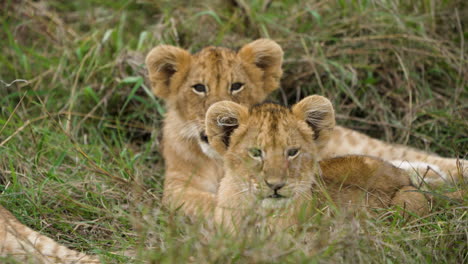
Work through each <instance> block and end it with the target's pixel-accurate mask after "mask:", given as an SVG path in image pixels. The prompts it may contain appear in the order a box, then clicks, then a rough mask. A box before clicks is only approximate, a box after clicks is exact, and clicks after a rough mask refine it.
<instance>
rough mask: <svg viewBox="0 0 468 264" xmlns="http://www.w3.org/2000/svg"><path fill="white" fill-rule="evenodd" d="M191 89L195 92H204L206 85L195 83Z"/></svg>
mask: <svg viewBox="0 0 468 264" xmlns="http://www.w3.org/2000/svg"><path fill="white" fill-rule="evenodd" d="M192 89H193V90H194V91H195V92H196V93H206V86H205V85H203V84H201V83H198V84H195V85H194V86H192Z"/></svg>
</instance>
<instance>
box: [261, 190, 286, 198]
mask: <svg viewBox="0 0 468 264" xmlns="http://www.w3.org/2000/svg"><path fill="white" fill-rule="evenodd" d="M286 198H288V197H286V196H284V195H281V194H279V193H276V192H275V193H273V194H270V195H268V196H267V197H265V199H286Z"/></svg>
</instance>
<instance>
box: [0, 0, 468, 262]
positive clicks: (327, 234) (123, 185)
mask: <svg viewBox="0 0 468 264" xmlns="http://www.w3.org/2000/svg"><path fill="white" fill-rule="evenodd" d="M465 2H466V1H463V0H447V1H430V0H417V1H411V2H408V1H397V0H392V1H377V0H365V1H339V0H337V1H296V0H287V1H268V0H264V1H260V0H254V1H240V0H239V1H206V2H203V1H202V2H200V1H167V0H161V1H154V2H152V1H146V0H143V1H137V2H133V1H123V0H118V1H110V0H105V1H70V2H68V1H66V2H64V1H22V0H6V1H4V3H2V13H1V14H0V23H1V25H2V30H0V45H1V47H2V50H1V52H0V65H1V67H0V80H2V82H0V91H1V93H0V94H2V95H3V97H2V98H1V99H0V100H1V103H0V191H1V192H2V194H1V196H0V202H1V204H2V205H5V207H7V208H9V209H11V210H12V212H13V213H14V214H15V215H16V216H18V218H19V219H20V220H21V221H22V222H24V223H25V224H27V225H28V226H31V227H33V228H34V229H36V230H41V231H42V232H43V233H45V234H48V235H50V236H51V237H53V238H54V239H57V240H59V241H60V242H63V243H65V244H67V245H69V246H70V247H72V248H77V249H82V250H85V251H87V252H90V253H95V254H99V255H101V256H102V258H103V260H106V261H107V262H109V263H119V262H120V263H128V262H129V261H130V262H131V261H134V262H136V263H138V262H142V261H144V260H145V261H147V262H151V263H159V262H195V263H200V262H219V263H233V262H256V263H263V262H281V263H283V262H294V263H296V262H307V263H309V262H321V263H337V262H346V263H357V262H362V263H368V262H378V263H380V262H386V263H395V262H396V263H401V262H405V263H421V262H436V263H463V262H468V239H467V238H468V224H467V223H468V215H467V214H466V212H467V209H468V207H467V202H466V201H467V200H465V203H464V204H450V203H441V204H437V205H434V211H433V214H432V215H430V216H428V217H426V218H423V219H417V220H412V221H404V220H403V219H402V218H401V217H399V216H398V215H396V216H393V217H389V216H387V214H382V217H381V218H378V219H375V220H369V219H360V220H359V219H358V220H349V219H347V218H346V217H344V216H342V217H327V216H322V215H317V216H314V218H313V219H312V220H311V221H310V222H308V226H307V228H304V231H301V232H287V233H279V234H272V235H269V234H259V233H255V234H253V233H252V232H251V230H245V231H244V232H242V233H241V235H244V237H243V238H242V239H238V238H236V237H229V236H227V235H226V234H224V233H222V232H217V231H214V230H212V229H211V228H210V227H207V226H204V225H202V224H196V223H189V222H188V220H187V219H185V218H183V217H181V216H178V215H176V214H174V213H173V212H168V211H167V210H166V209H165V208H162V207H161V206H160V196H161V190H162V187H161V185H162V179H163V175H164V166H163V161H162V158H161V156H160V154H159V145H158V140H157V137H158V135H159V130H160V127H161V119H162V115H163V113H164V106H163V105H162V104H161V101H159V100H158V99H156V98H154V96H152V95H151V93H150V91H149V88H148V84H147V83H146V82H145V79H144V75H145V69H144V67H143V58H144V56H145V54H146V52H147V51H148V50H149V49H150V48H151V47H153V46H155V45H157V44H160V43H168V44H174V45H179V46H182V47H184V48H187V49H189V50H191V51H196V50H198V49H200V48H201V47H204V46H207V45H223V46H227V47H233V48H238V47H240V46H241V45H243V44H245V43H246V42H248V41H251V40H253V39H256V38H258V37H271V38H273V39H275V40H276V41H278V42H279V43H280V44H281V45H282V46H283V47H284V49H285V52H286V60H285V64H284V69H285V76H284V78H283V80H282V89H281V90H280V91H278V92H277V93H275V94H274V95H273V96H272V97H273V99H277V100H279V101H282V102H284V103H289V104H290V103H293V102H295V101H297V100H298V99H299V98H302V97H303V96H305V95H308V94H313V93H319V94H322V95H325V96H327V97H329V98H330V99H331V100H332V101H333V102H334V105H335V107H336V109H337V111H338V122H339V123H341V124H344V125H346V126H348V127H352V128H355V129H358V130H360V131H364V132H366V133H367V134H370V135H372V136H375V137H378V138H381V139H384V140H389V141H392V142H396V143H402V144H409V145H412V146H415V147H418V148H421V149H424V150H427V151H432V152H437V153H439V154H441V155H444V156H452V157H454V156H458V157H460V158H463V157H465V156H466V154H467V152H466V150H467V149H468V140H467V138H468V122H467V120H466V117H467V116H468V111H467V109H468V104H467V102H468V100H467V99H468V93H467V91H468V89H467V80H468V72H467V57H466V54H468V53H467V50H468V48H467V44H466V43H465V42H466V41H465V40H466V39H467V31H466V26H467V25H468V15H467V14H468V5H467V4H466V3H465ZM15 80H27V82H22V81H16V82H14V81H15ZM147 248H150V249H151V250H147ZM124 252H127V253H131V254H136V255H137V256H138V258H137V260H135V259H133V258H130V259H128V258H126V257H124V256H122V255H123V253H124ZM3 261H6V260H3Z"/></svg>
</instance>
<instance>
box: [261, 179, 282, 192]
mask: <svg viewBox="0 0 468 264" xmlns="http://www.w3.org/2000/svg"><path fill="white" fill-rule="evenodd" d="M265 183H266V185H267V186H268V187H269V188H270V189H272V190H273V191H274V192H275V193H276V191H279V190H280V189H281V188H283V187H284V186H285V185H286V183H285V182H283V181H270V182H268V181H267V180H265Z"/></svg>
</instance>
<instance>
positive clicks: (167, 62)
mask: <svg viewBox="0 0 468 264" xmlns="http://www.w3.org/2000/svg"><path fill="white" fill-rule="evenodd" d="M191 58H192V56H191V55H190V53H189V52H188V51H186V50H184V49H181V48H178V47H174V46H170V45H160V46H157V47H155V48H153V49H152V50H151V51H150V52H149V53H148V55H147V56H146V67H147V68H148V72H149V79H150V82H151V87H152V90H153V93H154V94H155V95H156V96H157V97H159V98H163V99H167V98H168V97H169V96H170V95H171V94H173V93H175V92H176V91H174V90H175V89H177V88H178V87H179V86H180V84H181V83H180V82H181V81H183V80H184V78H185V76H186V74H187V73H188V70H189V68H190V63H191Z"/></svg>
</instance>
